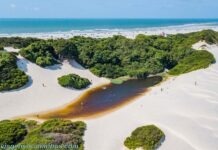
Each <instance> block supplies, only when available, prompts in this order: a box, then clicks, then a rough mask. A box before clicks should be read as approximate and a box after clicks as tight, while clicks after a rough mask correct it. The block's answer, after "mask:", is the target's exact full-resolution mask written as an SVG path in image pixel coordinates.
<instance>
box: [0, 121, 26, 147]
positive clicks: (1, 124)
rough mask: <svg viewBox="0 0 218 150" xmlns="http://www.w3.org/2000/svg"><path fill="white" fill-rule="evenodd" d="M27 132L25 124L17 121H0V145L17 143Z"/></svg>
mask: <svg viewBox="0 0 218 150" xmlns="http://www.w3.org/2000/svg"><path fill="white" fill-rule="evenodd" d="M26 134H27V129H26V127H25V125H23V124H21V123H20V122H18V121H9V120H5V121H0V145H4V144H6V145H12V144H17V143H18V142H20V141H21V140H23V139H24V137H25V135H26Z"/></svg>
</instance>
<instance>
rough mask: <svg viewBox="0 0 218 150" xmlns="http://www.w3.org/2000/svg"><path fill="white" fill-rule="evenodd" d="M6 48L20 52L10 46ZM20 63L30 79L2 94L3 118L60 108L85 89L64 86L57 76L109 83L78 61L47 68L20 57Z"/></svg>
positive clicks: (94, 84)
mask: <svg viewBox="0 0 218 150" xmlns="http://www.w3.org/2000/svg"><path fill="white" fill-rule="evenodd" d="M5 49H6V50H7V51H15V52H17V51H18V49H13V48H10V47H7V48H5ZM17 65H18V66H19V68H20V69H21V70H23V71H25V72H26V74H27V75H29V76H30V82H29V83H28V84H27V85H26V86H24V87H22V88H20V89H18V90H14V91H10V92H1V93H0V120H2V119H8V118H11V117H16V116H20V115H25V114H29V113H33V112H39V111H47V110H48V109H53V108H56V107H60V106H62V105H64V104H67V103H69V102H71V101H72V100H73V99H75V98H76V97H78V96H79V95H80V94H81V93H82V92H84V91H85V90H73V89H67V88H63V87H61V86H60V85H59V84H58V82H57V78H58V77H60V76H62V75H66V74H69V73H75V74H78V75H80V76H81V77H86V78H88V79H89V80H90V81H91V82H92V85H91V86H90V87H93V86H98V85H100V84H105V83H108V82H109V80H107V79H105V78H99V77H96V76H95V75H93V74H92V73H91V72H90V71H89V70H86V69H84V68H82V67H81V66H80V65H79V64H77V63H76V62H75V61H72V62H67V61H65V62H63V64H62V65H55V66H52V67H49V68H47V69H44V68H41V67H39V66H37V65H35V64H34V63H31V62H29V61H28V60H26V59H24V58H23V57H21V56H19V61H18V62H17ZM43 84H44V86H45V87H44V86H43Z"/></svg>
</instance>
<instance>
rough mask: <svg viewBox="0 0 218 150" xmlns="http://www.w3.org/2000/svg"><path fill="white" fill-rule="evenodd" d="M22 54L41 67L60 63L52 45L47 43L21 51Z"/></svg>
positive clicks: (38, 43) (40, 43)
mask: <svg viewBox="0 0 218 150" xmlns="http://www.w3.org/2000/svg"><path fill="white" fill-rule="evenodd" d="M20 54H21V55H22V56H23V57H25V58H26V59H28V60H30V61H32V62H34V63H36V64H37V65H39V66H41V67H46V66H51V65H54V64H57V63H58V62H57V55H56V54H55V52H54V48H53V47H52V46H51V44H49V43H46V42H45V41H43V42H36V43H33V44H31V45H29V46H28V47H26V48H23V49H21V50H20Z"/></svg>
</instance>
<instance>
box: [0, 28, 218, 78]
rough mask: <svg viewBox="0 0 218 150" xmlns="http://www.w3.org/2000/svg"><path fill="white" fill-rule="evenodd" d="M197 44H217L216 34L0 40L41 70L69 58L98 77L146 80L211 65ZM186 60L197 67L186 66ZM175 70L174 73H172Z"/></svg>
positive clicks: (207, 32)
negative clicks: (155, 75)
mask: <svg viewBox="0 0 218 150" xmlns="http://www.w3.org/2000/svg"><path fill="white" fill-rule="evenodd" d="M13 40H15V41H20V44H18V43H19V42H15V43H13ZM200 40H205V41H206V42H207V43H209V44H213V43H217V42H218V33H217V32H215V31H212V30H204V31H201V32H193V33H188V34H176V35H168V36H167V37H163V36H157V35H153V36H146V35H138V36H137V37H136V38H135V39H128V38H126V37H123V36H113V37H109V38H90V37H80V36H77V37H73V38H71V39H68V40H64V39H57V40H51V39H50V40H39V39H34V38H26V39H25V38H23V39H22V38H11V39H10V38H0V44H1V45H12V46H13V45H14V46H15V47H23V48H22V49H21V51H20V54H21V55H22V56H23V57H25V58H27V59H28V60H30V61H32V62H34V63H36V64H38V65H39V66H42V67H46V66H51V65H54V64H58V63H61V61H62V60H63V59H72V58H73V59H75V60H77V61H78V62H79V63H80V64H81V65H82V66H84V67H85V68H88V69H90V70H91V72H93V73H94V74H96V75H97V76H100V77H107V78H118V77H122V76H130V77H137V78H146V77H147V76H148V75H153V74H157V73H161V72H163V71H165V70H166V69H168V70H170V72H171V74H181V73H186V72H190V71H193V70H196V69H200V68H205V67H207V66H208V65H209V64H211V63H214V62H215V60H214V58H213V57H212V56H211V55H212V54H210V53H209V52H206V51H205V52H203V53H204V54H206V55H205V56H207V57H201V56H202V55H201V54H202V52H201V51H195V50H194V49H193V48H192V45H193V44H194V43H196V42H198V41H200ZM4 41H6V43H4ZM28 44H29V45H28ZM27 45H28V46H27ZM186 57H188V58H187V59H195V60H196V61H200V62H201V63H194V62H192V63H189V60H186ZM177 65H179V66H177ZM193 65H194V66H193ZM184 66H185V67H184ZM174 68H175V69H174ZM171 69H173V70H174V71H171ZM175 70H177V71H176V72H177V73H173V72H175Z"/></svg>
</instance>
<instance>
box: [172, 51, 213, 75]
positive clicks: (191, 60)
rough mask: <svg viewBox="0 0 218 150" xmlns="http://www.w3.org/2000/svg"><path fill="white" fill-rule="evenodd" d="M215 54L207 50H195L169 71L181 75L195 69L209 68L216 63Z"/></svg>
mask: <svg viewBox="0 0 218 150" xmlns="http://www.w3.org/2000/svg"><path fill="white" fill-rule="evenodd" d="M215 61H216V60H215V58H214V56H213V55H212V54H211V53H210V52H208V51H206V50H201V51H193V52H192V53H191V54H190V55H189V56H187V57H185V58H183V59H182V60H181V61H179V63H178V64H177V65H176V66H175V67H174V68H172V69H171V70H170V71H169V74H170V75H180V74H183V73H188V72H191V71H194V70H198V69H203V68H207V67H208V66H209V65H210V64H212V63H215Z"/></svg>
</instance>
